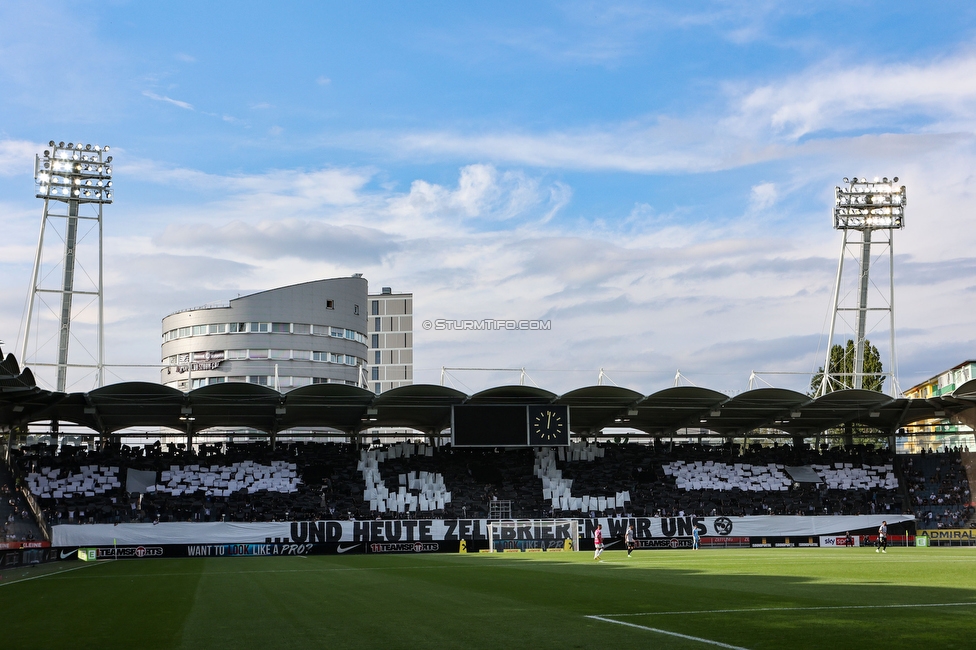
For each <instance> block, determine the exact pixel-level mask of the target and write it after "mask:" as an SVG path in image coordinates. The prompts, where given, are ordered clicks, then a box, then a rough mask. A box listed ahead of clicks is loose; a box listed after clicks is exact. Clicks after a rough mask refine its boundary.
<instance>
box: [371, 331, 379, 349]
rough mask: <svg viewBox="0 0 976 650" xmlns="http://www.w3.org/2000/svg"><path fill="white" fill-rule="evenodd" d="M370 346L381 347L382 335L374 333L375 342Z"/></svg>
mask: <svg viewBox="0 0 976 650" xmlns="http://www.w3.org/2000/svg"><path fill="white" fill-rule="evenodd" d="M370 347H372V348H378V347H380V335H379V334H373V343H372V345H370Z"/></svg>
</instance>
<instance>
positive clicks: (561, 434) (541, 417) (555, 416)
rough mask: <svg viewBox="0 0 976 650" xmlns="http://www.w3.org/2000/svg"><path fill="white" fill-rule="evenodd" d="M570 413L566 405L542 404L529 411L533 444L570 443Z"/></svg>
mask: <svg viewBox="0 0 976 650" xmlns="http://www.w3.org/2000/svg"><path fill="white" fill-rule="evenodd" d="M568 433H569V413H568V412H567V409H566V407H565V406H542V407H536V408H532V409H531V410H530V412H529V434H530V436H529V437H530V438H531V440H532V444H536V445H544V444H554V445H565V444H568V443H569V435H568Z"/></svg>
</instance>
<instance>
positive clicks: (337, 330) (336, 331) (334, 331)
mask: <svg viewBox="0 0 976 650" xmlns="http://www.w3.org/2000/svg"><path fill="white" fill-rule="evenodd" d="M329 336H335V337H337V338H340V339H341V338H344V337H345V336H346V330H344V329H342V328H341V327H330V328H329Z"/></svg>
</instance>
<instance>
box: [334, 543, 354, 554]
mask: <svg viewBox="0 0 976 650" xmlns="http://www.w3.org/2000/svg"><path fill="white" fill-rule="evenodd" d="M358 547H359V544H353V545H352V546H343V545H342V544H339V547H338V548H337V549H336V552H337V553H348V552H349V551H351V550H352V549H354V548H358Z"/></svg>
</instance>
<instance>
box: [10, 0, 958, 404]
mask: <svg viewBox="0 0 976 650" xmlns="http://www.w3.org/2000/svg"><path fill="white" fill-rule="evenodd" d="M797 4H798V3H787V2H750V3H733V2H703V3H696V4H694V5H693V6H692V7H691V8H684V7H677V6H676V5H675V4H674V3H664V2H661V3H583V2H580V3H571V2H569V3H552V4H547V3H534V4H529V5H528V6H526V3H508V4H505V3H493V4H491V5H484V6H474V5H470V3H468V4H467V5H466V4H459V3H446V2H444V3H375V4H371V5H369V6H365V7H364V6H359V5H356V4H354V3H326V2H284V3H278V4H276V5H274V6H272V5H270V4H268V3H250V2H234V3H229V2H228V3H197V2H170V3H138V2H103V3H98V4H97V5H91V4H90V3H88V4H85V3H74V2H50V3H45V4H43V5H37V4H36V3H28V2H17V1H9V0H8V1H7V2H4V3H3V4H2V5H0V340H3V341H5V343H4V345H3V347H4V351H5V352H7V351H12V350H14V349H15V348H16V347H17V345H16V341H17V339H18V336H19V330H20V327H21V325H20V324H21V320H22V313H23V310H24V302H25V297H26V295H27V289H28V285H29V280H30V272H31V264H32V261H33V254H34V247H35V245H36V241H37V233H38V229H39V225H40V213H41V202H40V201H39V200H37V199H35V198H33V179H32V165H33V156H34V154H35V153H38V152H40V151H41V150H42V149H43V145H44V143H46V142H47V141H48V140H50V139H54V140H64V141H71V140H77V139H82V140H83V141H85V142H92V143H102V144H105V143H108V144H111V145H112V147H113V153H114V154H115V159H116V160H115V162H116V168H115V173H116V185H117V195H116V202H115V203H114V204H113V205H111V206H109V207H108V208H106V212H105V214H106V216H105V236H106V245H105V252H106V260H105V265H106V266H105V268H106V274H105V278H106V292H105V293H106V325H107V333H108V345H107V358H108V362H109V363H111V364H146V365H149V364H154V363H158V362H159V343H160V339H159V334H160V331H159V330H160V319H161V318H162V317H163V316H165V315H166V314H167V313H170V312H171V311H174V310H177V309H181V308H185V307H189V306H193V305H197V304H202V303H205V302H210V301H215V300H221V299H226V298H230V297H233V296H235V295H237V294H240V293H246V292H250V291H255V290H262V289H267V288H271V287H274V286H279V285H282V284H289V283H293V282H301V281H307V280H312V279H316V278H322V277H334V276H339V275H348V274H351V273H354V272H361V273H363V274H364V275H365V276H366V277H367V278H368V279H369V280H370V283H371V286H372V287H374V288H378V287H380V286H392V287H393V288H394V289H395V290H403V291H412V292H414V293H415V294H416V316H417V322H418V324H419V322H420V321H421V320H423V319H427V318H430V319H436V318H447V319H455V318H456V319H480V318H518V319H529V318H540V319H550V320H551V322H552V329H551V330H549V331H547V332H535V333H530V332H519V333H505V332H481V333H477V334H475V333H472V332H457V333H452V334H448V333H445V332H424V331H423V330H422V329H421V328H420V327H419V326H415V333H416V338H415V347H416V361H415V373H416V379H417V381H426V382H436V381H438V379H439V375H440V367H441V366H463V367H485V366H490V367H499V366H503V367H519V368H521V367H525V368H526V370H527V372H528V373H529V375H530V377H531V378H532V380H533V381H535V382H536V383H538V384H539V385H541V386H543V387H547V388H550V389H552V390H554V391H557V392H559V391H564V390H569V389H571V388H574V387H578V386H582V385H588V384H592V383H595V382H596V379H597V376H598V373H599V371H600V369H601V368H604V369H605V372H606V375H607V377H609V378H610V380H612V381H614V382H616V383H618V384H620V385H624V386H628V387H631V388H634V389H636V390H640V391H644V392H651V391H654V390H658V389H660V388H664V387H666V386H668V385H670V383H671V381H672V379H673V377H674V375H675V372H676V371H677V370H679V369H680V370H681V373H682V374H683V375H685V376H686V377H688V379H689V380H691V381H693V382H694V383H696V384H698V385H700V386H707V387H710V388H714V389H717V390H723V391H728V392H736V391H741V390H745V389H746V388H747V387H748V381H749V376H750V373H751V372H752V371H753V370H762V371H778V372H792V373H809V372H814V371H815V370H816V369H817V367H818V366H819V365H820V364H821V363H822V361H821V359H822V355H823V351H824V344H825V343H824V336H825V334H826V325H825V321H826V318H827V313H828V309H829V303H830V300H831V291H832V288H833V282H834V274H835V271H836V266H837V256H838V254H839V252H840V235H839V234H838V233H837V232H836V231H834V230H833V229H832V227H831V219H830V207H831V204H832V192H833V187H834V185H836V184H838V183H840V181H841V179H842V178H843V177H844V176H851V175H861V176H868V177H874V176H894V175H897V176H899V177H900V178H901V179H902V181H903V183H904V184H905V185H906V186H907V187H908V196H909V210H908V215H907V220H906V221H907V227H906V229H905V231H904V232H903V233H898V234H897V235H896V239H895V252H896V267H897V268H896V305H897V327H896V338H897V353H898V374H899V381H900V383H901V385H902V386H903V387H908V386H911V385H912V384H914V383H916V382H918V381H921V380H923V379H925V378H927V377H929V376H931V375H933V374H936V373H938V372H939V371H941V370H943V369H945V368H947V367H949V366H952V365H955V364H956V363H958V362H961V361H963V360H965V359H970V358H973V357H974V352H976V349H974V348H976V346H974V340H976V335H974V334H973V330H972V326H971V324H972V321H973V316H974V314H976V309H974V308H973V307H972V303H973V299H974V296H976V262H974V261H973V258H972V251H973V250H974V245H976V234H974V232H976V228H973V227H972V226H971V225H970V221H971V214H972V207H971V206H972V203H973V201H972V194H973V183H972V172H971V170H972V169H973V168H974V165H973V163H974V159H976V148H974V137H973V130H974V125H976V48H974V45H976V32H974V27H976V8H974V6H973V5H972V4H971V3H964V2H943V3H937V4H932V5H926V6H924V7H922V8H920V7H919V5H918V4H917V3H907V2H894V3H892V2H886V3H876V2H849V1H847V2H837V3H818V4H817V5H816V6H815V7H802V8H799V7H797V6H796V5H797ZM879 282H880V280H879ZM882 284H883V282H882ZM87 314H88V315H87V316H86V314H82V315H81V316H79V323H83V322H84V321H85V319H86V318H87V317H88V316H90V311H89V312H87ZM844 327H845V326H844V325H843V324H841V326H840V335H839V337H843V336H845V335H846V331H845V329H844ZM848 329H849V328H848ZM83 331H84V325H82V324H79V329H78V332H79V334H81V333H83ZM871 337H872V339H873V340H875V341H877V342H878V343H879V347H883V348H884V350H883V354H884V355H885V358H887V344H886V341H887V338H888V331H887V326H886V324H885V323H884V322H880V323H872V332H871ZM881 344H883V345H881ZM109 379H110V380H112V381H117V380H122V379H147V380H155V379H156V375H155V374H154V373H153V372H152V371H151V369H147V368H122V367H117V368H113V369H112V370H111V372H110V373H109ZM453 379H454V381H456V382H457V383H456V385H457V386H458V387H459V388H462V389H465V390H476V389H479V388H484V387H486V386H487V385H492V384H495V383H501V382H507V381H513V380H515V379H516V377H515V376H514V375H499V374H490V373H476V372H464V371H459V372H456V373H454V376H453ZM765 379H766V380H767V381H769V382H771V383H773V384H775V385H779V386H785V387H791V388H798V389H803V388H804V387H805V385H806V383H807V382H808V381H809V379H808V378H807V377H804V376H803V375H802V374H796V375H765ZM85 381H87V380H80V381H79V382H78V385H76V386H74V387H73V389H75V390H83V389H87V388H90V387H91V386H90V385H86V384H85Z"/></svg>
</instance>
